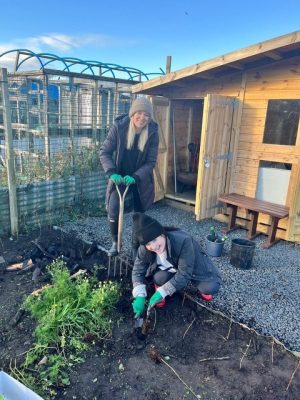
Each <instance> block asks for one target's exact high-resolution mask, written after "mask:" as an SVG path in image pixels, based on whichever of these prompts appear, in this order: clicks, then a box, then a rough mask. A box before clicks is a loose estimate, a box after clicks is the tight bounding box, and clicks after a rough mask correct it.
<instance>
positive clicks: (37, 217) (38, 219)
mask: <svg viewBox="0 0 300 400" xmlns="http://www.w3.org/2000/svg"><path fill="white" fill-rule="evenodd" d="M17 198H18V211H19V223H20V228H21V227H22V226H23V225H32V224H37V223H39V224H41V225H45V224H46V223H47V222H49V221H50V220H51V219H52V218H54V217H55V216H56V215H59V213H60V210H61V209H62V208H64V207H66V206H70V205H72V204H74V200H75V177H70V178H67V179H58V180H53V181H43V182H35V183H32V184H28V185H21V186H19V187H18V188H17Z"/></svg>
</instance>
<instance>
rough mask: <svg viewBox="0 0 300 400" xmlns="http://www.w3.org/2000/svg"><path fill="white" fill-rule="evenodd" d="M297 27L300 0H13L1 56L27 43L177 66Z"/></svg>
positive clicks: (5, 10) (5, 5)
mask: <svg viewBox="0 0 300 400" xmlns="http://www.w3.org/2000/svg"><path fill="white" fill-rule="evenodd" d="M299 29H300V0H284V1H282V0H281V1H280V0H278V1H276V0H226V1H221V0H213V1H209V0H208V1H202V0H198V1H197V0H180V1H179V0H178V1H176V0H173V1H170V0H160V1H158V0H152V1H151V0H148V1H144V2H143V1H135V0H134V1H129V0H128V1H126V0H122V1H121V0H120V1H119V0H115V1H113V0H106V1H103V0H89V1H83V0H77V1H75V0H73V1H69V0H60V1H57V0H51V1H41V0H39V1H37V0H28V1H24V0H14V1H13V0H10V1H3V2H1V23H0V54H1V53H2V52H4V51H7V50H11V49H14V48H27V49H29V50H32V51H36V52H51V53H54V54H57V55H60V56H70V57H78V58H81V59H85V60H97V61H101V62H106V63H116V64H120V65H123V66H131V67H135V68H139V69H141V70H142V71H144V72H155V71H158V70H159V68H163V69H165V65H166V57H167V56H168V55H170V56H172V70H177V69H180V68H184V67H187V66H189V65H192V64H195V63H197V62H200V61H203V60H207V59H209V58H212V57H215V56H219V55H221V54H225V53H228V52H231V51H234V50H237V49H240V48H242V47H247V46H250V45H252V44H255V43H257V42H260V41H264V40H267V39H271V38H274V37H277V36H280V35H284V34H286V33H290V32H293V31H296V30H299ZM0 65H1V59H0ZM1 66H2V65H1Z"/></svg>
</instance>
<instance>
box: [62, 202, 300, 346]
mask: <svg viewBox="0 0 300 400" xmlns="http://www.w3.org/2000/svg"><path fill="white" fill-rule="evenodd" d="M147 214H149V215H150V216H151V217H153V218H156V219H157V220H158V221H160V222H161V223H162V225H167V226H175V227H179V228H181V229H183V230H185V231H187V232H189V233H190V234H191V235H192V236H194V237H195V238H196V239H197V240H198V241H199V243H200V245H201V246H202V247H203V249H204V250H205V249H206V236H207V235H208V234H209V228H210V226H211V225H214V226H215V229H216V231H217V232H221V229H222V228H224V227H225V225H224V224H222V223H220V222H217V221H215V220H212V219H206V220H202V221H196V220H195V216H194V214H193V213H191V212H187V211H183V210H181V209H177V208H173V207H170V206H167V205H165V204H163V203H157V204H155V205H154V206H153V207H152V208H151V209H150V210H149V211H148V212H147ZM63 229H64V230H66V231H76V233H77V235H78V236H79V237H80V238H82V239H83V240H86V241H89V242H92V241H96V242H97V243H99V244H100V245H101V246H103V247H105V248H107V249H108V248H109V247H110V245H111V239H110V233H109V229H108V224H107V218H106V217H101V218H87V219H84V220H81V221H77V222H76V223H75V222H68V223H66V224H65V225H64V226H63ZM131 229H132V213H130V214H126V215H124V230H123V246H122V252H123V253H124V254H125V253H128V254H129V253H130V248H131ZM227 236H228V240H226V242H225V246H224V250H223V254H222V256H221V257H212V260H213V262H214V263H215V264H216V265H217V266H218V268H219V269H220V271H221V274H222V280H223V282H222V286H221V288H220V291H219V293H218V294H217V295H216V296H215V297H214V300H213V301H212V302H211V303H210V304H209V305H210V306H211V308H213V309H215V310H218V311H221V312H222V313H224V314H226V315H227V316H228V317H230V318H233V319H234V320H236V321H238V322H241V323H244V324H246V325H247V326H249V327H250V328H253V329H255V330H256V331H257V332H258V333H260V334H263V335H267V336H269V335H270V336H274V337H275V338H276V339H278V340H279V341H280V342H282V343H283V344H284V345H285V346H286V347H287V348H288V349H290V350H293V351H297V352H299V351H300V245H297V244H294V243H292V242H287V241H283V240H281V241H279V242H278V243H276V244H275V245H274V246H272V247H271V248H269V249H263V248H262V244H263V242H264V241H265V239H266V236H265V235H259V236H258V237H257V238H255V239H254V242H255V251H254V257H253V261H252V266H251V268H250V269H248V270H245V269H240V268H237V267H234V266H233V265H231V264H230V252H231V240H232V239H234V238H245V230H243V229H238V230H235V231H233V232H231V233H229V234H228V235H227Z"/></svg>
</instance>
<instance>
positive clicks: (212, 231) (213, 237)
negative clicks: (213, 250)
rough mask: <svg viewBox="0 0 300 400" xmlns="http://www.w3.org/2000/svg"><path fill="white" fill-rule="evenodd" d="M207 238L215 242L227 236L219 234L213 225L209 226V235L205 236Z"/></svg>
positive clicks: (220, 241)
mask: <svg viewBox="0 0 300 400" xmlns="http://www.w3.org/2000/svg"><path fill="white" fill-rule="evenodd" d="M207 238H208V240H210V241H211V242H215V243H222V242H225V240H227V239H228V237H227V236H226V235H221V234H219V233H217V232H216V230H215V227H214V226H213V225H212V226H211V227H210V228H209V235H208V236H207Z"/></svg>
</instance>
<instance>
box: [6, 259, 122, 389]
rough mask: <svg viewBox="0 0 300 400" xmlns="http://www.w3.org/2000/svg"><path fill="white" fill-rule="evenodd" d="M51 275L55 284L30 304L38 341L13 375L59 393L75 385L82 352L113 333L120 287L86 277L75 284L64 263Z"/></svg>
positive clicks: (29, 299) (30, 298) (53, 268)
mask: <svg viewBox="0 0 300 400" xmlns="http://www.w3.org/2000/svg"><path fill="white" fill-rule="evenodd" d="M49 272H50V274H51V276H52V284H51V285H46V286H45V287H44V288H43V290H42V291H40V292H39V293H38V294H37V295H34V294H32V295H30V296H28V297H27V299H26V300H25V304H24V307H25V309H26V310H27V311H29V313H30V314H31V315H32V316H33V317H34V318H35V319H36V320H37V327H36V329H35V339H36V343H35V345H34V347H33V348H31V349H30V350H29V351H28V352H27V354H26V358H25V361H24V363H23V364H22V367H21V369H17V368H14V369H13V370H12V372H13V373H14V375H15V376H16V377H17V378H18V379H19V380H21V381H22V382H23V383H25V384H27V386H30V387H33V389H35V390H37V388H41V387H43V388H46V389H47V392H48V393H49V394H51V395H53V394H54V392H55V387H60V386H64V385H68V384H69V378H68V371H69V369H70V367H72V366H73V365H74V364H75V363H77V362H81V361H83V358H82V357H80V355H79V353H80V352H82V351H83V350H86V349H87V348H88V347H89V346H90V345H91V343H95V341H99V340H101V339H103V338H105V337H107V336H109V335H110V333H111V323H112V321H111V318H112V314H113V310H114V307H115V304H116V302H117V301H118V300H119V298H120V286H119V284H117V283H113V282H100V283H97V284H96V283H95V281H92V280H90V279H88V278H87V277H86V276H83V277H79V278H78V279H77V280H71V279H70V274H69V271H68V269H67V267H66V265H65V263H64V262H63V261H62V260H56V261H54V262H53V263H52V264H51V265H50V266H49ZM41 359H42V360H43V362H41ZM43 394H45V393H43Z"/></svg>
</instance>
